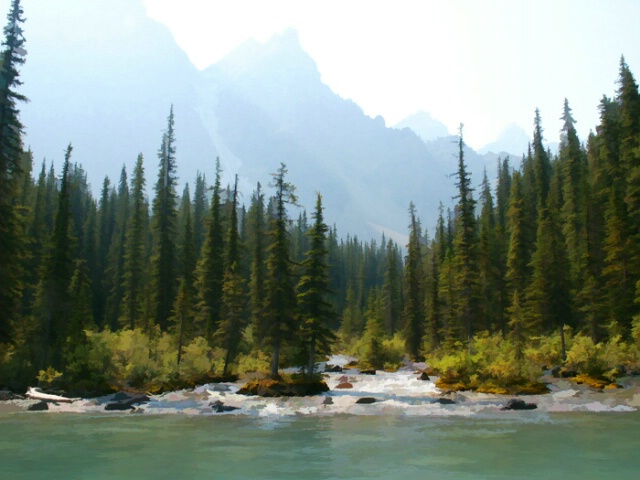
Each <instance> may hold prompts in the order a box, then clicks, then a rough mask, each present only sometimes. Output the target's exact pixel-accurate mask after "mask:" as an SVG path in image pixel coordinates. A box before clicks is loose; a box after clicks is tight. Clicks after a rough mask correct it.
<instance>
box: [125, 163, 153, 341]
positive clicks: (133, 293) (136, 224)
mask: <svg viewBox="0 0 640 480" xmlns="http://www.w3.org/2000/svg"><path fill="white" fill-rule="evenodd" d="M145 183H146V182H145V176H144V159H143V157H142V154H139V155H138V158H137V160H136V166H135V169H134V173H133V178H132V180H131V195H130V204H131V206H130V208H131V214H130V221H129V224H128V226H127V234H126V239H125V250H124V267H123V269H124V272H123V276H122V289H123V291H124V298H123V300H122V303H123V306H122V309H121V319H120V323H121V325H122V326H124V327H128V328H130V329H134V328H136V326H142V325H140V324H139V320H140V319H141V317H142V310H143V292H144V284H145V276H146V275H145V273H146V270H147V268H146V265H147V252H146V248H145V247H146V242H145V238H146V232H147V223H148V218H149V208H148V205H147V202H146V200H145Z"/></svg>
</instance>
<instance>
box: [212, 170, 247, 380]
mask: <svg viewBox="0 0 640 480" xmlns="http://www.w3.org/2000/svg"><path fill="white" fill-rule="evenodd" d="M239 242H240V240H239V229H238V176H237V175H236V178H235V184H234V187H233V192H232V199H231V209H230V217H229V222H228V226H227V238H226V242H225V252H224V277H223V282H222V304H221V308H220V313H221V318H220V323H219V325H218V329H217V331H216V333H215V336H214V339H215V340H216V342H217V343H218V344H219V345H220V346H221V347H222V348H223V349H224V350H225V357H224V366H223V369H222V375H223V376H225V375H227V373H228V372H229V365H231V362H233V360H234V359H235V357H236V355H237V353H238V346H239V345H240V340H242V332H243V330H244V327H245V321H246V307H247V294H246V282H245V280H244V278H243V277H242V275H241V272H240V268H239V265H240V244H239Z"/></svg>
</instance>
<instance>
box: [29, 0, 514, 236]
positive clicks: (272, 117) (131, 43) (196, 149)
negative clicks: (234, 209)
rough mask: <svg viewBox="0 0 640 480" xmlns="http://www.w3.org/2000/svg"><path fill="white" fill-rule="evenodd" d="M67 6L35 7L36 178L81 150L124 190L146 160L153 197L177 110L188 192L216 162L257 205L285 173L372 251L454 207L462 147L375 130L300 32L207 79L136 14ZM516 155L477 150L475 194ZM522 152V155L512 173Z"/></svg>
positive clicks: (444, 134)
mask: <svg viewBox="0 0 640 480" xmlns="http://www.w3.org/2000/svg"><path fill="white" fill-rule="evenodd" d="M36 3H37V5H38V6H37V8H35V4H36ZM56 3H57V2H55V1H53V0H38V1H37V2H35V1H34V2H29V1H26V2H25V11H26V17H27V18H28V20H27V23H26V24H25V27H26V38H27V42H28V43H27V46H28V51H29V55H28V57H27V64H26V65H25V66H24V68H23V70H22V80H23V81H24V87H23V92H24V93H25V94H26V95H27V96H28V97H29V98H30V100H31V102H30V103H29V104H27V105H24V106H23V108H22V120H23V122H24V124H25V125H26V131H27V136H26V143H27V145H29V146H30V147H31V149H32V150H33V152H34V157H35V160H36V167H35V168H36V169H39V164H38V162H39V161H40V160H41V159H42V158H43V157H46V158H47V160H50V159H53V160H55V161H56V164H57V165H59V164H60V163H59V162H60V160H61V158H62V155H63V150H64V148H65V147H66V145H67V144H68V143H69V142H71V143H72V144H73V145H74V154H73V160H74V161H76V162H79V163H81V164H82V165H83V166H84V167H85V169H86V170H87V172H88V174H89V181H90V182H91V183H92V185H93V189H94V191H97V190H98V189H99V188H100V186H101V184H102V178H103V176H104V175H109V177H110V178H111V181H112V183H116V182H117V180H118V178H119V174H120V169H121V168H122V165H123V164H124V165H126V166H127V169H128V171H129V172H131V170H132V167H133V163H134V161H135V159H136V156H137V154H138V153H139V152H142V153H143V154H144V157H145V168H146V171H147V179H148V180H147V184H148V186H152V185H153V183H154V182H155V179H156V176H155V175H156V168H157V157H156V152H157V150H158V148H159V146H160V142H161V139H162V131H163V130H164V128H165V127H166V118H167V115H168V113H169V108H170V106H171V104H173V105H174V108H175V115H176V140H177V163H178V172H179V176H180V181H181V182H185V181H187V182H193V181H194V179H195V175H196V171H201V172H203V173H204V174H205V175H206V176H207V179H208V180H209V181H212V180H213V176H214V171H215V166H214V165H215V158H216V156H218V155H219V156H220V160H221V163H222V166H223V169H224V178H223V181H224V182H229V181H231V179H232V176H233V174H235V173H238V174H239V175H240V177H241V186H242V189H243V191H244V199H245V202H246V203H248V201H249V196H250V194H251V191H252V190H253V188H255V185H256V183H257V182H258V181H260V182H261V183H262V184H263V185H266V184H267V183H268V182H269V181H270V175H269V174H270V173H271V172H275V170H276V169H277V168H278V166H279V164H280V162H284V163H285V164H286V165H287V168H288V170H289V175H288V179H289V181H290V182H291V183H293V184H294V185H295V186H296V187H297V189H298V194H299V197H300V203H301V204H302V206H303V207H305V208H306V209H307V210H311V209H312V208H313V204H314V198H315V192H316V191H319V192H321V193H322V194H323V198H324V204H325V208H326V212H325V219H326V221H327V222H328V223H330V224H334V223H335V224H336V226H337V228H338V234H339V236H345V235H346V234H347V233H349V234H351V235H358V237H360V238H365V239H369V238H379V236H380V233H381V232H382V231H385V232H387V235H390V236H393V237H395V238H397V239H400V240H402V238H403V236H404V234H405V232H406V225H407V223H408V214H407V209H408V206H409V202H410V201H413V202H414V203H415V204H416V207H417V210H418V213H419V215H420V217H421V218H422V221H423V225H424V226H427V227H429V228H431V227H432V225H433V224H434V222H435V219H436V216H437V209H438V205H439V202H440V201H442V202H443V203H444V204H445V206H447V205H448V204H451V203H452V201H451V198H452V197H453V196H454V195H455V185H454V184H455V179H453V178H449V176H450V175H451V174H452V173H454V172H455V171H456V168H457V144H456V137H452V136H450V135H449V132H448V131H447V129H446V127H444V125H442V124H440V123H439V122H437V120H434V119H432V118H431V117H430V116H429V115H428V114H427V113H424V112H419V113H417V114H416V115H413V116H411V117H409V118H408V119H406V120H405V121H403V122H400V123H399V124H398V125H397V126H395V127H394V128H390V127H388V126H387V125H386V124H385V121H384V119H382V118H381V117H377V118H370V117H368V116H366V115H365V114H364V113H363V111H362V109H361V108H360V107H359V106H358V105H356V104H355V103H353V102H352V101H350V100H345V99H343V98H340V97H339V96H337V95H335V94H334V93H333V92H332V91H331V89H330V88H329V87H328V86H327V85H325V84H323V83H322V80H321V77H320V73H319V72H318V69H317V67H316V64H315V62H314V61H313V59H312V58H310V57H309V55H308V54H307V53H305V52H304V51H303V50H302V48H301V47H300V43H299V42H298V38H297V34H296V32H295V31H293V30H287V31H284V32H283V33H281V34H279V35H276V36H274V37H273V38H272V39H271V40H269V41H268V42H266V43H264V44H261V43H258V42H256V41H247V42H246V43H245V44H244V45H242V46H241V47H240V48H238V49H237V50H236V51H234V52H232V53H231V54H230V55H229V56H228V57H227V58H225V59H224V60H222V61H220V62H218V63H217V64H215V65H212V66H211V67H209V68H208V69H206V70H204V71H202V72H201V71H198V70H197V69H196V68H195V67H194V66H193V65H192V64H191V63H190V62H189V60H188V58H187V57H186V55H185V54H184V52H182V51H181V50H180V48H179V47H178V46H177V45H176V43H175V42H174V40H173V38H172V37H171V34H170V33H169V31H168V30H167V29H166V27H164V26H163V25H161V24H159V23H157V22H155V21H153V20H151V19H149V18H147V17H146V14H145V10H144V7H143V6H142V4H141V2H139V1H130V0H115V1H114V0H109V1H107V0H95V1H92V2H84V1H80V0H68V1H67V4H68V6H67V8H65V9H60V8H56ZM52 25H56V26H57V27H59V28H57V29H56V31H55V33H51V32H52ZM525 135H526V134H525ZM521 137H522V136H521ZM521 140H522V138H521ZM518 145H520V144H517V143H516V144H513V143H512V144H509V143H504V142H503V143H498V144H496V145H495V147H496V148H491V149H488V150H487V153H485V154H484V155H480V154H477V153H475V152H474V151H473V150H471V149H466V151H465V155H466V160H467V164H468V167H469V170H470V171H471V173H472V180H473V183H474V185H478V184H479V183H480V182H481V179H482V171H483V169H484V168H485V167H486V168H487V172H488V175H489V177H490V179H492V180H493V179H494V178H495V165H496V161H497V158H498V155H501V156H502V157H504V156H505V153H504V151H503V150H504V149H505V148H512V147H513V148H518ZM497 148H499V149H500V150H499V151H497V150H496V149H497ZM525 148H526V145H525ZM522 151H523V149H520V150H519V151H514V152H512V154H514V155H512V161H513V162H514V164H515V163H517V162H519V161H520V157H521V155H522ZM292 215H293V216H296V215H297V212H295V211H292Z"/></svg>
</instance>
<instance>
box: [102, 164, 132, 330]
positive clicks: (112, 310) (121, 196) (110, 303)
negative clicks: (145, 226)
mask: <svg viewBox="0 0 640 480" xmlns="http://www.w3.org/2000/svg"><path fill="white" fill-rule="evenodd" d="M113 207H114V210H115V224H114V228H113V239H112V241H111V245H110V246H109V254H108V265H107V267H106V269H105V273H106V277H107V285H108V290H109V294H108V296H107V303H106V312H105V313H106V317H105V320H106V321H105V324H106V325H107V326H108V327H109V328H110V329H111V330H117V329H118V327H119V323H118V320H119V317H120V314H121V305H122V298H123V296H124V290H123V288H122V280H123V275H124V255H125V247H126V234H127V223H128V222H129V185H128V180H127V170H126V168H125V167H124V165H123V166H122V171H121V173H120V181H119V183H118V193H117V195H116V197H115V201H114V202H113Z"/></svg>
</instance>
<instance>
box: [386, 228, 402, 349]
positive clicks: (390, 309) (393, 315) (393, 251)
mask: <svg viewBox="0 0 640 480" xmlns="http://www.w3.org/2000/svg"><path fill="white" fill-rule="evenodd" d="M383 243H386V245H383V248H385V249H386V253H385V257H384V259H385V261H384V281H383V284H382V305H383V309H384V325H385V329H386V332H387V333H388V334H389V335H391V336H393V335H394V334H395V333H396V332H397V331H399V330H400V329H401V328H402V324H401V316H402V308H403V305H402V267H401V266H402V258H401V257H400V252H399V251H398V246H397V245H396V244H395V243H394V242H393V240H391V239H389V240H388V241H387V242H384V239H383Z"/></svg>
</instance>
